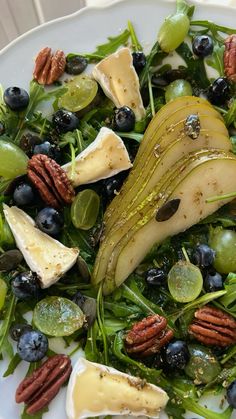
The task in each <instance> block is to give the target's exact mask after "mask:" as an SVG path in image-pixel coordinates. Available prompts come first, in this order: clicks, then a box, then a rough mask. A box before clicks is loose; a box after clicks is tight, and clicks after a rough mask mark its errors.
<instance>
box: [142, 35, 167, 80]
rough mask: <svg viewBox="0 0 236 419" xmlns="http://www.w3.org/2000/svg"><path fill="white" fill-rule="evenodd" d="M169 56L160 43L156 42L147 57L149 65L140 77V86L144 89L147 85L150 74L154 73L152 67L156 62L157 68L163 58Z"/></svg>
mask: <svg viewBox="0 0 236 419" xmlns="http://www.w3.org/2000/svg"><path fill="white" fill-rule="evenodd" d="M167 55H168V54H166V53H165V52H163V51H162V49H161V47H160V45H159V42H156V43H155V44H154V45H153V47H152V49H151V51H150V53H149V55H148V56H147V63H146V65H145V67H144V69H143V71H142V72H141V75H140V86H141V87H143V86H145V85H146V84H147V82H148V75H149V73H151V72H152V66H153V64H154V62H155V66H157V65H158V64H160V63H161V61H162V60H163V58H165V57H166V56H167Z"/></svg>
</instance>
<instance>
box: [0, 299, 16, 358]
mask: <svg viewBox="0 0 236 419" xmlns="http://www.w3.org/2000/svg"><path fill="white" fill-rule="evenodd" d="M15 308H16V297H15V296H14V295H12V296H10V299H9V302H8V306H7V308H6V313H5V316H4V320H3V322H2V324H1V328H0V353H1V354H2V355H3V352H5V351H6V350H7V352H8V353H9V352H10V355H11V356H12V353H11V352H12V350H9V345H10V344H9V341H8V332H9V329H10V327H11V323H12V321H13V320H14V314H15Z"/></svg>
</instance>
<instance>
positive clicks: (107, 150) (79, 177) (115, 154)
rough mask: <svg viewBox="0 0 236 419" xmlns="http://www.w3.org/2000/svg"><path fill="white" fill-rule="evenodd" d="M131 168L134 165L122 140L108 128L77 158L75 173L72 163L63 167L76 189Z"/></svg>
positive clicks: (101, 130) (101, 131) (103, 129)
mask: <svg viewBox="0 0 236 419" xmlns="http://www.w3.org/2000/svg"><path fill="white" fill-rule="evenodd" d="M130 167H132V163H131V161H130V158H129V155H128V152H127V150H126V148H125V145H124V143H123V141H122V139H121V138H120V137H119V136H118V135H116V134H115V133H114V132H113V131H112V130H111V129H109V128H106V127H103V128H101V129H100V131H99V133H98V135H97V137H96V139H95V140H94V141H93V142H92V143H91V144H90V145H89V146H88V147H87V148H86V149H85V150H84V151H82V153H80V154H79V155H78V156H77V157H76V159H75V167H74V172H73V171H72V170H73V169H72V163H67V164H65V165H64V166H62V168H63V169H64V170H65V172H66V173H67V176H68V177H69V179H70V180H71V181H72V184H73V186H74V187H77V186H79V185H85V184H87V183H93V182H97V181H98V180H100V179H106V178H109V177H111V176H114V175H116V174H117V173H119V172H122V171H123V170H127V169H129V168H130Z"/></svg>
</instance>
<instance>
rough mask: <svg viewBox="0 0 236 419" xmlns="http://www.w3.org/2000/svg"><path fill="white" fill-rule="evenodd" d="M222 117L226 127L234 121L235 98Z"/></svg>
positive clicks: (235, 118)
mask: <svg viewBox="0 0 236 419" xmlns="http://www.w3.org/2000/svg"><path fill="white" fill-rule="evenodd" d="M223 117H224V121H225V125H226V126H227V127H229V126H230V125H232V124H234V123H235V122H236V99H234V100H233V101H232V102H231V104H230V106H229V109H228V110H227V112H226V113H224V114H223Z"/></svg>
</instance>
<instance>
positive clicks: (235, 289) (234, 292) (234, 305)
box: [219, 272, 236, 316]
mask: <svg viewBox="0 0 236 419" xmlns="http://www.w3.org/2000/svg"><path fill="white" fill-rule="evenodd" d="M224 287H225V291H226V294H225V295H224V296H223V297H221V298H220V300H219V301H220V303H221V304H222V305H223V306H224V307H225V308H226V309H228V310H229V312H230V313H231V314H232V315H233V314H234V315H235V316H236V274H235V273H233V272H231V273H229V274H228V276H227V278H226V280H225V283H224Z"/></svg>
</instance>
